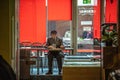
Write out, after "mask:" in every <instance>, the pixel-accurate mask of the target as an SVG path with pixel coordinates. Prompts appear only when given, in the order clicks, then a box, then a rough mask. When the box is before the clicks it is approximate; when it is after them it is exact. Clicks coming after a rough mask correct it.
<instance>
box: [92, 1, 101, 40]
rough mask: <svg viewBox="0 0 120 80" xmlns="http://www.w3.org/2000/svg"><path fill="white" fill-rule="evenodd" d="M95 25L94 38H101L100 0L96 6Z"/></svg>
mask: <svg viewBox="0 0 120 80" xmlns="http://www.w3.org/2000/svg"><path fill="white" fill-rule="evenodd" d="M93 27H94V30H93V33H94V38H100V0H97V6H94V17H93Z"/></svg>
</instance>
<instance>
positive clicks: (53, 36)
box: [51, 30, 57, 38]
mask: <svg viewBox="0 0 120 80" xmlns="http://www.w3.org/2000/svg"><path fill="white" fill-rule="evenodd" d="M56 36H57V31H56V30H53V31H51V37H52V38H56Z"/></svg>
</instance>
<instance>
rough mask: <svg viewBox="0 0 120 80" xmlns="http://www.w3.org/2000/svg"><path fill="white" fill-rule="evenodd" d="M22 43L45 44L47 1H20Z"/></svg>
mask: <svg viewBox="0 0 120 80" xmlns="http://www.w3.org/2000/svg"><path fill="white" fill-rule="evenodd" d="M19 12H20V13H19V14H20V15H19V18H20V42H23V41H30V42H36V41H39V42H45V40H46V21H45V20H46V9H45V0H20V10H19Z"/></svg>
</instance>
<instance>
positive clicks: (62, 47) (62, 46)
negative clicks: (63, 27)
mask: <svg viewBox="0 0 120 80" xmlns="http://www.w3.org/2000/svg"><path fill="white" fill-rule="evenodd" d="M60 48H61V49H65V46H64V45H63V41H62V40H61V46H60Z"/></svg>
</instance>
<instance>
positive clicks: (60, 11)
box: [48, 0, 72, 20]
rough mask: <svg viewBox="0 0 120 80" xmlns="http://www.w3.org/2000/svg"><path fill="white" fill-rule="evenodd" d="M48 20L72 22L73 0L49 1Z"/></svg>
mask: <svg viewBox="0 0 120 80" xmlns="http://www.w3.org/2000/svg"><path fill="white" fill-rule="evenodd" d="M48 20H72V0H48Z"/></svg>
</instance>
